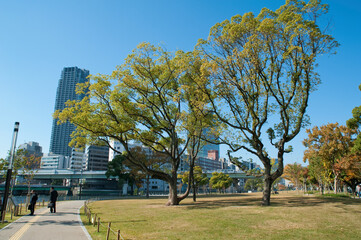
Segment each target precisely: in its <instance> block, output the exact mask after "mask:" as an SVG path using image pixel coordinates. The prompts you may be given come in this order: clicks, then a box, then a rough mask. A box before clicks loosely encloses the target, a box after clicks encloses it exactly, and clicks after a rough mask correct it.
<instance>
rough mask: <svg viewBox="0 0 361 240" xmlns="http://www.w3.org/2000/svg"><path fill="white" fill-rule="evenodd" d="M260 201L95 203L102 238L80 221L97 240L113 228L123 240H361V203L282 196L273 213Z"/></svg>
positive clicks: (251, 197) (255, 197)
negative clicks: (169, 203)
mask: <svg viewBox="0 0 361 240" xmlns="http://www.w3.org/2000/svg"><path fill="white" fill-rule="evenodd" d="M260 199H261V193H250V194H241V195H237V196H227V195H224V196H214V197H202V198H198V200H197V202H196V203H193V202H192V200H191V199H186V200H184V201H183V202H181V205H179V206H174V207H167V206H165V205H164V204H165V202H166V200H165V199H124V200H112V201H98V202H92V203H90V204H89V207H90V209H91V212H92V213H97V215H98V216H99V217H100V219H101V223H102V225H101V228H100V233H97V228H96V227H93V226H91V225H89V224H88V223H87V220H86V219H85V216H81V217H82V219H83V221H84V222H85V226H86V228H87V230H88V232H89V233H90V235H91V236H92V238H93V239H105V234H106V228H105V227H104V226H107V225H108V223H109V222H111V228H112V229H113V230H115V231H117V230H118V229H119V230H120V233H121V235H122V236H123V238H124V239H142V240H143V239H197V240H198V239H361V200H360V199H350V198H335V197H327V198H321V197H317V196H304V195H303V194H302V193H300V194H297V193H281V194H279V195H274V196H272V206H270V207H262V206H260ZM110 236H111V238H110V239H116V236H115V234H114V233H113V232H111V234H110Z"/></svg>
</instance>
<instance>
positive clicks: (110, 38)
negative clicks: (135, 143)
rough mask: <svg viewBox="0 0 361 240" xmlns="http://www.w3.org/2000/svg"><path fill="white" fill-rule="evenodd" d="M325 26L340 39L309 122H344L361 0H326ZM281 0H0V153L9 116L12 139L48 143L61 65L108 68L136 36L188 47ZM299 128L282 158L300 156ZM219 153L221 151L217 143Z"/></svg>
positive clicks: (323, 62) (325, 65) (354, 76)
mask: <svg viewBox="0 0 361 240" xmlns="http://www.w3.org/2000/svg"><path fill="white" fill-rule="evenodd" d="M323 2H324V3H328V4H329V5H330V12H329V14H328V16H327V19H329V20H330V32H331V34H332V35H333V36H334V37H335V38H336V40H338V41H339V43H340V44H341V46H340V47H339V48H338V49H337V54H336V55H331V56H329V55H325V56H322V57H321V58H320V59H319V64H320V66H319V67H318V72H319V73H320V75H321V80H322V84H321V85H320V86H319V89H318V90H317V91H316V92H314V93H313V95H312V96H311V99H310V103H309V107H308V114H309V115H310V117H311V126H310V127H312V126H315V125H318V126H319V125H323V124H327V123H331V122H339V123H340V124H345V121H346V120H347V119H349V118H350V117H351V111H352V108H353V107H355V106H357V105H361V103H360V97H361V92H360V91H359V90H358V85H359V84H361V77H360V74H359V70H360V69H361V61H360V60H359V58H360V56H361V50H360V44H361V26H360V22H361V19H360V18H361V1H359V0H349V1H340V0H329V1H323ZM282 4H284V1H283V0H272V1H270V0H254V1H251V0H238V1H237V0H234V1H227V0H199V1H195V0H182V1H179V0H178V1H174V0H164V1H163V0H162V1H160V0H158V1H157V0H153V1H147V0H143V1H121V0H118V1H115V0H107V1H100V0H98V1H95V0H83V1H80V0H73V1H70V0H62V1H45V0H43V1H36V0H34V1H0V34H1V35H0V114H1V115H0V116H1V117H0V157H5V156H6V155H7V152H8V151H9V149H10V145H11V138H12V133H13V126H14V122H16V121H18V122H20V130H19V135H18V141H17V146H18V145H19V144H22V143H25V142H29V141H36V142H39V143H40V145H41V146H42V147H43V152H45V153H46V152H48V151H49V143H50V134H51V124H52V116H51V115H52V113H53V110H54V103H55V94H56V88H57V84H58V80H59V78H60V73H61V70H62V69H63V67H70V66H78V67H80V68H85V69H88V70H89V71H90V73H91V74H97V73H103V74H108V73H110V72H111V71H112V70H114V69H115V66H117V65H120V64H122V63H123V61H124V58H125V57H126V56H127V55H128V54H130V53H131V51H132V50H133V49H134V48H135V47H136V46H137V45H138V44H139V43H141V42H150V43H152V44H162V45H163V46H165V47H166V48H167V49H168V50H169V51H175V50H178V49H182V50H185V51H190V50H192V49H193V47H194V45H195V44H196V42H197V40H198V39H200V38H207V36H208V33H209V29H210V28H211V27H212V26H213V25H214V24H216V23H217V22H221V21H223V20H225V19H230V18H231V17H232V16H234V15H236V14H244V13H245V12H250V11H252V12H254V13H255V14H258V13H259V11H260V10H261V9H262V7H267V8H270V9H273V10H275V9H277V8H278V7H279V6H280V5H282ZM304 132H305V131H304V130H303V131H302V132H301V133H300V134H299V136H297V137H296V138H295V139H294V140H293V141H292V142H291V145H292V146H293V147H294V152H293V153H291V154H287V155H286V157H285V160H286V161H285V163H286V164H287V163H293V162H295V161H297V162H302V157H303V151H304V148H303V146H302V140H303V139H304V138H305V137H306V134H305V133H304ZM222 149H223V151H221V155H224V148H222Z"/></svg>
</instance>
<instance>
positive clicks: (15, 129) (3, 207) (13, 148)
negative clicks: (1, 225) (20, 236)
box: [0, 122, 19, 222]
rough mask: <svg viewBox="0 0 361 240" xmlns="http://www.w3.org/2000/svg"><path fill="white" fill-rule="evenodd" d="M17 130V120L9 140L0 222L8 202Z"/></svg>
mask: <svg viewBox="0 0 361 240" xmlns="http://www.w3.org/2000/svg"><path fill="white" fill-rule="evenodd" d="M18 131H19V122H15V126H14V133H13V140H12V142H11V150H10V161H9V168H8V170H7V172H6V183H5V191H4V198H3V205H2V207H1V216H0V218H1V221H2V222H4V218H5V210H6V205H7V202H8V196H9V188H10V182H11V174H12V169H13V165H14V157H15V148H16V140H17V137H18Z"/></svg>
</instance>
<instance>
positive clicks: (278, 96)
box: [196, 0, 338, 205]
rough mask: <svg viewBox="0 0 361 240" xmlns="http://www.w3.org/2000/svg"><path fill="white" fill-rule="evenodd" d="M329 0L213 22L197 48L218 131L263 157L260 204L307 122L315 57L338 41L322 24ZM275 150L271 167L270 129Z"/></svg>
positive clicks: (292, 2) (293, 2) (315, 80)
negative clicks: (220, 126) (321, 20)
mask: <svg viewBox="0 0 361 240" xmlns="http://www.w3.org/2000/svg"><path fill="white" fill-rule="evenodd" d="M327 10H328V6H327V5H325V4H321V2H320V1H318V0H310V1H309V2H305V1H297V0H287V1H286V3H285V5H283V6H281V7H280V8H279V9H277V10H276V11H272V10H270V9H267V8H264V9H262V11H261V12H260V13H259V14H258V16H255V15H254V14H253V13H246V14H244V15H243V16H241V15H236V16H234V17H232V19H231V20H230V21H229V20H225V21H223V22H221V23H218V24H216V25H215V26H213V27H212V28H211V30H210V34H209V37H208V39H207V40H200V41H199V44H198V45H197V47H196V50H197V51H198V52H199V53H200V56H201V57H202V59H203V60H204V64H203V68H202V70H203V76H204V77H203V78H198V80H199V81H198V82H197V84H198V86H199V87H200V89H203V92H204V93H205V94H206V95H207V96H208V100H209V101H210V102H211V105H212V108H213V112H214V114H215V115H216V116H217V117H218V119H219V120H220V121H221V122H222V126H223V127H225V129H226V132H227V131H228V133H229V134H227V133H225V134H223V135H222V136H221V137H220V138H219V139H220V140H221V141H220V142H221V143H224V144H227V145H228V146H229V147H230V149H231V153H233V152H237V151H238V150H245V151H247V152H249V153H251V154H253V155H255V156H257V157H258V158H259V160H260V161H261V162H262V163H263V165H264V169H265V171H264V174H263V176H264V191H263V198H262V204H263V205H270V197H271V186H272V183H273V182H274V181H275V180H276V179H277V178H278V177H280V176H281V175H282V173H283V160H284V154H285V153H288V152H290V151H291V150H292V148H291V146H290V145H288V144H289V143H290V141H291V140H292V139H294V138H295V137H296V136H297V134H298V133H299V132H300V130H301V128H302V127H304V126H305V125H306V124H307V122H308V117H307V115H306V109H307V105H308V102H309V97H310V94H311V92H312V91H314V90H315V89H316V86H317V85H318V84H319V82H320V79H319V77H318V74H317V72H316V69H315V67H316V63H317V57H318V56H319V55H321V54H325V53H329V52H330V51H332V50H333V48H334V47H336V46H337V45H338V43H337V42H336V41H335V40H334V38H333V37H332V36H331V35H328V34H327V33H325V32H324V31H323V30H322V29H321V26H319V25H318V24H319V18H320V17H321V16H322V15H324V14H325V13H327ZM267 134H268V137H269V142H268V144H270V145H271V146H273V147H274V148H275V150H276V155H277V161H278V168H277V170H276V171H275V172H273V173H272V172H271V168H272V166H271V156H270V154H269V149H268V150H267V149H266V146H267V144H266V142H267V141H266V139H267V137H265V135H266V136H267Z"/></svg>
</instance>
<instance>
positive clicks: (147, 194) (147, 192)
mask: <svg viewBox="0 0 361 240" xmlns="http://www.w3.org/2000/svg"><path fill="white" fill-rule="evenodd" d="M145 197H146V198H149V175H148V174H147V191H146V194H145Z"/></svg>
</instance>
